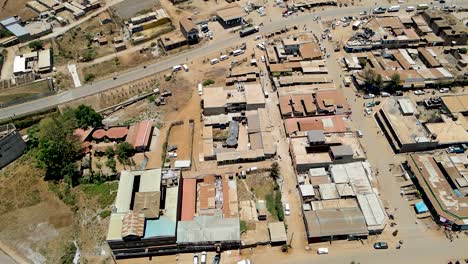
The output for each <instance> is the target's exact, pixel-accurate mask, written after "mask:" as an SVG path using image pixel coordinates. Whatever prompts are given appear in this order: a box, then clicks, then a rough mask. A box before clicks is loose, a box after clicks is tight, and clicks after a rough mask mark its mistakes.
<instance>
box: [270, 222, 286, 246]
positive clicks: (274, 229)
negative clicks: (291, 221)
mask: <svg viewBox="0 0 468 264" xmlns="http://www.w3.org/2000/svg"><path fill="white" fill-rule="evenodd" d="M268 231H269V232H270V242H271V245H284V244H286V240H287V239H288V237H287V235H286V229H285V227H284V223H283V222H274V223H268Z"/></svg>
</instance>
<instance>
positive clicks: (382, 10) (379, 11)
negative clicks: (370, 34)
mask: <svg viewBox="0 0 468 264" xmlns="http://www.w3.org/2000/svg"><path fill="white" fill-rule="evenodd" d="M385 12H387V8H386V7H377V8H374V10H372V13H374V14H385Z"/></svg>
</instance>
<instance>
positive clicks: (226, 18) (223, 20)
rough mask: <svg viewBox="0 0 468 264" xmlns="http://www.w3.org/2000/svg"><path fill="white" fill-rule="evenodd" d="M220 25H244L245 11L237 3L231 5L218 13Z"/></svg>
mask: <svg viewBox="0 0 468 264" xmlns="http://www.w3.org/2000/svg"><path fill="white" fill-rule="evenodd" d="M216 16H217V18H218V21H219V23H220V24H221V25H222V26H223V27H226V28H227V27H234V26H239V25H241V24H242V23H243V21H244V19H243V17H244V16H245V12H244V10H243V9H242V8H241V7H240V6H239V5H238V4H236V3H231V4H228V5H226V6H225V7H223V8H221V9H219V10H218V11H217V12H216Z"/></svg>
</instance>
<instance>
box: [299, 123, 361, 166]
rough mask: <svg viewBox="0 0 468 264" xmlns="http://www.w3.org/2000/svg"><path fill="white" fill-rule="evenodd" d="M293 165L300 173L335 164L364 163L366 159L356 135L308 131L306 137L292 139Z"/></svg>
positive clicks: (351, 133)
mask: <svg viewBox="0 0 468 264" xmlns="http://www.w3.org/2000/svg"><path fill="white" fill-rule="evenodd" d="M290 152H291V156H292V161H293V165H294V166H295V168H296V171H298V172H307V171H309V169H311V168H318V167H326V166H329V165H330V164H335V163H346V162H352V161H363V160H365V158H366V155H365V153H364V150H363V149H362V146H361V144H360V143H359V139H358V137H357V136H356V134H355V133H353V132H349V133H346V132H345V133H326V136H325V135H324V132H323V131H313V130H312V131H308V132H307V135H306V136H302V135H301V136H297V137H292V138H291V139H290Z"/></svg>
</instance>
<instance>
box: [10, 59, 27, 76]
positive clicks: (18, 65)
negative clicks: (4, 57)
mask: <svg viewBox="0 0 468 264" xmlns="http://www.w3.org/2000/svg"><path fill="white" fill-rule="evenodd" d="M25 71H26V58H23V57H20V56H15V60H14V62H13V73H21V72H25Z"/></svg>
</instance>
